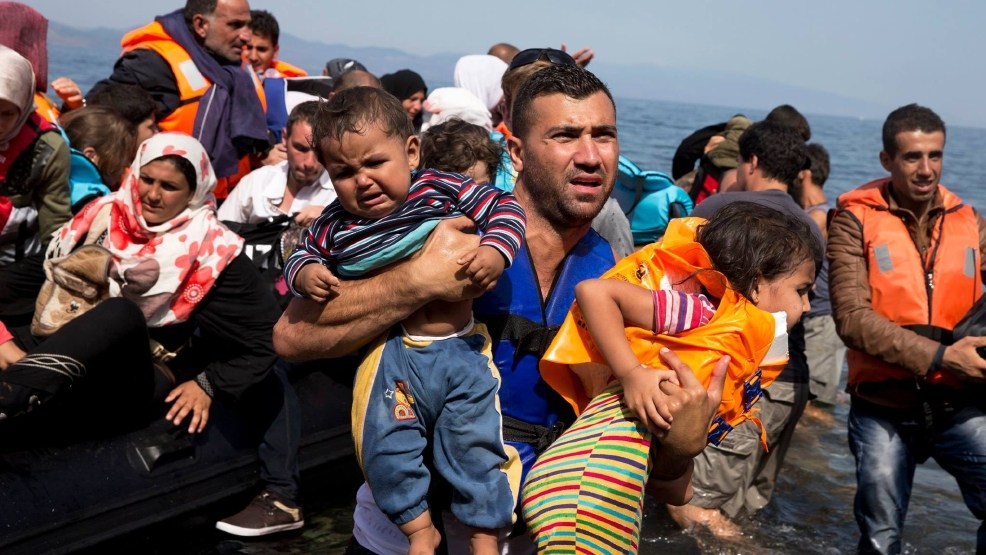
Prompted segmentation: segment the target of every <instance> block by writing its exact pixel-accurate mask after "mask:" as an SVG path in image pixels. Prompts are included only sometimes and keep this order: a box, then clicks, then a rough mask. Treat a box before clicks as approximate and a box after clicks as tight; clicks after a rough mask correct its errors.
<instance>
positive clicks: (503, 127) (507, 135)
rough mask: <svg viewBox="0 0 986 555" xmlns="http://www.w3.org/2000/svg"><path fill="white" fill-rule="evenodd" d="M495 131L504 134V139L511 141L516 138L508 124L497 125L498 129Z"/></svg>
mask: <svg viewBox="0 0 986 555" xmlns="http://www.w3.org/2000/svg"><path fill="white" fill-rule="evenodd" d="M493 130H494V131H498V132H500V133H502V134H503V138H504V139H509V138H510V137H513V136H514V134H513V133H511V132H510V129H509V128H508V127H507V124H506V123H504V122H502V121H501V122H500V123H498V124H496V127H494V128H493Z"/></svg>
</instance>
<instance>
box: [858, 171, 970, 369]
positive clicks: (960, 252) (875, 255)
mask: <svg viewBox="0 0 986 555" xmlns="http://www.w3.org/2000/svg"><path fill="white" fill-rule="evenodd" d="M889 183H890V180H889V179H888V178H882V179H877V180H874V181H871V182H869V183H867V184H865V185H863V186H861V187H859V188H858V189H855V190H853V191H849V192H848V193H845V194H843V195H841V196H840V197H839V208H838V209H839V210H840V211H847V212H849V213H851V214H852V215H853V216H854V217H855V218H856V220H857V221H858V222H859V223H860V225H861V227H862V232H863V249H864V251H865V252H866V265H867V268H868V270H869V272H868V273H869V282H870V297H871V305H872V307H873V309H874V310H875V311H876V312H877V313H879V314H881V315H883V316H884V317H886V318H887V319H889V320H890V321H891V322H893V323H895V324H897V325H899V326H902V327H905V328H908V329H912V330H914V331H915V332H917V333H919V334H921V335H923V336H926V337H934V334H935V332H936V330H938V331H941V330H947V331H949V332H950V331H951V330H952V329H953V328H954V327H955V324H957V323H958V322H959V320H961V319H962V317H963V316H964V315H965V313H966V312H967V311H968V310H969V308H970V307H971V306H972V305H973V304H974V303H975V302H976V301H977V300H978V299H979V297H980V296H981V295H982V278H981V277H980V273H979V268H980V256H981V253H980V252H979V221H978V218H977V217H976V213H975V211H974V210H973V209H972V207H971V206H968V205H966V204H963V203H962V199H960V198H959V197H958V196H956V195H955V194H953V193H952V192H951V191H949V190H948V189H946V188H945V187H944V186H942V185H939V186H938V191H939V194H940V195H941V196H942V204H943V210H942V212H941V213H940V214H939V215H938V217H937V219H936V221H935V222H934V225H933V227H932V229H933V232H932V234H931V242H930V243H929V246H928V250H927V252H926V253H925V255H924V257H923V258H922V256H921V254H920V253H919V252H918V250H917V247H916V246H915V245H914V242H913V241H912V240H911V235H910V234H909V233H908V229H907V227H906V225H905V224H904V222H903V220H902V219H901V218H900V217H899V216H897V215H895V214H894V213H892V212H891V211H890V206H889V204H888V203H887V196H886V195H887V187H888V185H889ZM846 358H847V361H848V363H849V383H850V384H856V383H860V382H878V381H886V380H900V379H910V378H913V376H914V375H913V374H912V373H911V372H909V371H908V370H906V369H904V368H901V367H899V366H896V365H892V364H889V363H887V362H884V361H883V360H881V359H879V358H877V357H873V356H870V355H867V354H865V353H863V352H860V351H856V350H852V349H850V350H849V352H848V354H847V357H846Z"/></svg>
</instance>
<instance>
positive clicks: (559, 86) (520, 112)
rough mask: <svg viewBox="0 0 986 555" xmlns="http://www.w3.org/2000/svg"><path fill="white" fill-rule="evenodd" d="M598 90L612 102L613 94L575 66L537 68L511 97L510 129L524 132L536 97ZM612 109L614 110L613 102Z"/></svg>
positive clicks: (581, 95)
mask: <svg viewBox="0 0 986 555" xmlns="http://www.w3.org/2000/svg"><path fill="white" fill-rule="evenodd" d="M598 92H603V93H605V94H606V97H607V98H609V101H610V102H613V95H612V94H610V92H609V89H608V88H606V85H605V84H603V82H602V81H600V80H599V78H598V77H596V76H595V75H593V74H592V73H591V72H589V71H586V70H585V69H582V68H581V67H579V66H571V65H554V64H553V65H551V66H549V67H546V68H544V69H541V70H540V71H538V72H536V73H534V74H533V75H531V76H530V77H528V78H527V79H526V80H525V81H524V82H523V83H522V84H521V86H520V90H519V91H518V92H517V98H515V99H514V104H513V107H512V108H511V110H510V119H511V125H512V126H513V129H511V131H513V134H514V135H517V136H518V137H524V136H525V135H526V134H527V132H528V131H529V130H530V129H529V128H530V127H531V124H532V123H533V118H534V116H535V114H533V113H532V109H531V106H532V105H533V104H534V100H535V99H537V98H538V97H541V96H547V95H550V94H563V95H565V96H567V97H569V98H574V99H576V100H583V99H586V98H589V97H590V96H592V95H594V94H596V93H598ZM613 110H614V111H615V110H616V103H615V102H613Z"/></svg>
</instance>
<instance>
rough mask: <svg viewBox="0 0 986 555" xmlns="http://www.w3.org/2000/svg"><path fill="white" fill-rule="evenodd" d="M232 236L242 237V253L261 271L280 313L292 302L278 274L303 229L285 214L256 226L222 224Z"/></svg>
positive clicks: (280, 274) (232, 223)
mask: <svg viewBox="0 0 986 555" xmlns="http://www.w3.org/2000/svg"><path fill="white" fill-rule="evenodd" d="M223 224H225V225H226V227H228V228H229V229H231V230H232V231H233V232H234V233H236V234H237V235H239V236H240V237H242V238H243V241H244V243H245V244H244V245H243V252H244V253H245V254H246V255H247V256H248V257H249V258H250V260H252V261H253V263H254V264H255V265H256V266H257V269H258V270H259V271H260V275H261V277H262V278H263V280H264V282H265V283H266V284H267V285H269V286H270V289H271V293H272V294H273V295H274V298H275V299H276V300H277V304H278V305H279V306H280V307H281V309H282V310H283V309H284V308H286V307H287V306H288V303H289V302H290V301H291V293H290V292H289V291H288V288H287V284H286V283H284V277H283V275H282V273H281V271H282V270H283V269H284V261H285V260H286V259H287V258H288V256H291V253H292V252H294V247H295V245H296V244H298V242H299V241H300V240H301V235H302V233H304V232H305V228H303V227H301V226H300V225H298V224H296V223H294V219H293V218H292V217H291V216H288V215H282V216H277V217H274V218H267V220H265V221H263V222H260V223H259V224H244V223H239V222H223Z"/></svg>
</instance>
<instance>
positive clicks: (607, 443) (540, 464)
mask: <svg viewBox="0 0 986 555" xmlns="http://www.w3.org/2000/svg"><path fill="white" fill-rule="evenodd" d="M622 401H623V387H622V386H621V385H619V384H618V383H616V384H613V385H611V386H609V387H608V388H607V389H606V390H605V391H603V392H602V393H600V394H599V395H598V396H597V397H596V398H594V399H593V400H592V402H591V403H589V406H587V407H586V409H585V411H584V412H583V413H582V415H581V416H579V418H578V420H576V421H575V423H574V424H573V425H572V427H571V428H569V429H568V430H567V431H566V432H565V433H564V434H562V436H561V437H560V438H558V440H557V441H555V442H554V443H553V444H552V445H551V447H549V448H548V449H547V451H545V452H544V453H542V454H541V456H540V457H538V460H537V462H536V463H534V467H533V468H532V469H531V471H530V473H529V474H528V476H527V480H526V482H525V483H524V488H523V492H522V500H521V509H522V511H523V514H524V520H525V521H526V522H527V528H528V531H529V533H530V534H531V537H532V538H533V539H534V541H535V543H536V544H537V548H538V553H539V554H551V553H557V554H561V553H576V552H578V553H580V554H600V555H602V554H612V553H636V552H637V547H638V544H639V540H640V525H641V518H642V515H643V503H644V485H645V484H646V482H647V476H648V474H649V472H650V464H649V460H648V453H649V451H650V444H651V433H650V432H649V431H648V430H647V428H646V427H645V426H643V425H642V424H641V423H640V422H639V421H638V420H637V418H636V417H635V416H634V415H633V413H632V412H630V409H628V408H626V406H624V405H623V403H622ZM576 547H577V548H578V549H577V550H576Z"/></svg>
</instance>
